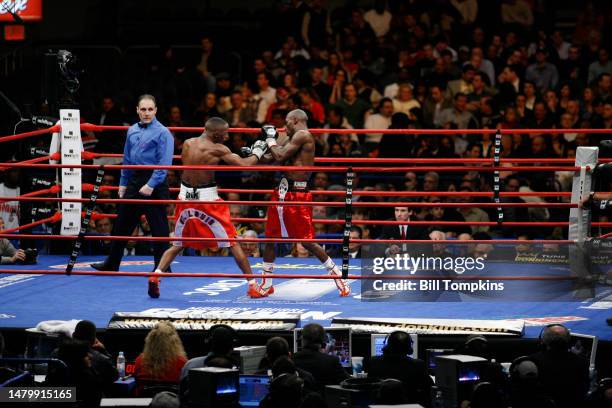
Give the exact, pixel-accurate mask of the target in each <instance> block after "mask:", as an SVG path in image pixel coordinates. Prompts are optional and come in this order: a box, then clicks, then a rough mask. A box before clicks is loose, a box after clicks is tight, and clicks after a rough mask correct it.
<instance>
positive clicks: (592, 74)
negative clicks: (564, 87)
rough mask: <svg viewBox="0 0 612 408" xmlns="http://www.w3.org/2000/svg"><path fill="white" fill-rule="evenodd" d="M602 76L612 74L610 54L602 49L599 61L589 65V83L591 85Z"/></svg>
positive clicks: (598, 55) (598, 54)
mask: <svg viewBox="0 0 612 408" xmlns="http://www.w3.org/2000/svg"><path fill="white" fill-rule="evenodd" d="M601 74H612V61H610V54H609V53H608V50H606V49H605V48H601V49H600V50H599V52H598V53H597V61H594V62H592V63H591V65H589V78H588V83H589V84H590V83H591V82H593V81H594V80H596V79H597V78H599V76H600V75H601Z"/></svg>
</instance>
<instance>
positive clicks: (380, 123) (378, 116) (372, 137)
mask: <svg viewBox="0 0 612 408" xmlns="http://www.w3.org/2000/svg"><path fill="white" fill-rule="evenodd" d="M391 116H393V102H392V101H391V99H389V98H383V99H381V100H380V103H379V104H378V113H375V114H373V115H369V116H368V118H367V119H366V121H365V125H364V127H365V128H366V129H388V128H389V126H391ZM382 136H383V134H382V133H367V134H366V137H365V143H366V144H368V143H372V144H378V143H380V140H381V139H382Z"/></svg>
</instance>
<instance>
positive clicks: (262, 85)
mask: <svg viewBox="0 0 612 408" xmlns="http://www.w3.org/2000/svg"><path fill="white" fill-rule="evenodd" d="M271 79H272V77H271V75H270V74H268V73H267V72H260V73H259V74H257V86H258V87H259V93H258V94H257V95H256V96H255V97H256V98H257V99H259V104H258V105H257V122H259V123H265V122H266V115H267V113H268V107H269V106H270V105H272V104H273V103H275V102H276V89H274V88H272V87H271V86H270V81H271Z"/></svg>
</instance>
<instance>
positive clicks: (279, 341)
mask: <svg viewBox="0 0 612 408" xmlns="http://www.w3.org/2000/svg"><path fill="white" fill-rule="evenodd" d="M280 358H285V359H289V360H291V353H290V352H289V343H287V340H285V339H284V338H282V337H271V338H269V339H268V341H267V342H266V356H265V357H264V358H263V359H262V360H261V362H260V364H259V370H258V374H261V375H266V374H269V373H270V371H272V368H273V367H274V364H275V362H276V361H277V360H278V359H280ZM295 371H296V372H297V373H298V375H299V376H300V378H301V379H302V380H304V387H305V388H306V389H307V390H310V391H316V383H315V380H314V377H313V376H312V374H310V373H309V372H308V371H305V370H302V369H301V368H299V367H295Z"/></svg>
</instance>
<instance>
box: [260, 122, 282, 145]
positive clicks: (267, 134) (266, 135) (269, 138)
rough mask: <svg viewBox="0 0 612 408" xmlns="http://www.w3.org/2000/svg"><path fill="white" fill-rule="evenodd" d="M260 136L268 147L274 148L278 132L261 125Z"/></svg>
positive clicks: (268, 126)
mask: <svg viewBox="0 0 612 408" xmlns="http://www.w3.org/2000/svg"><path fill="white" fill-rule="evenodd" d="M261 135H262V137H263V139H265V141H266V144H267V145H268V147H272V146H276V145H277V143H276V139H277V138H278V132H277V131H276V128H275V127H274V126H272V125H263V126H262V127H261Z"/></svg>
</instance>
